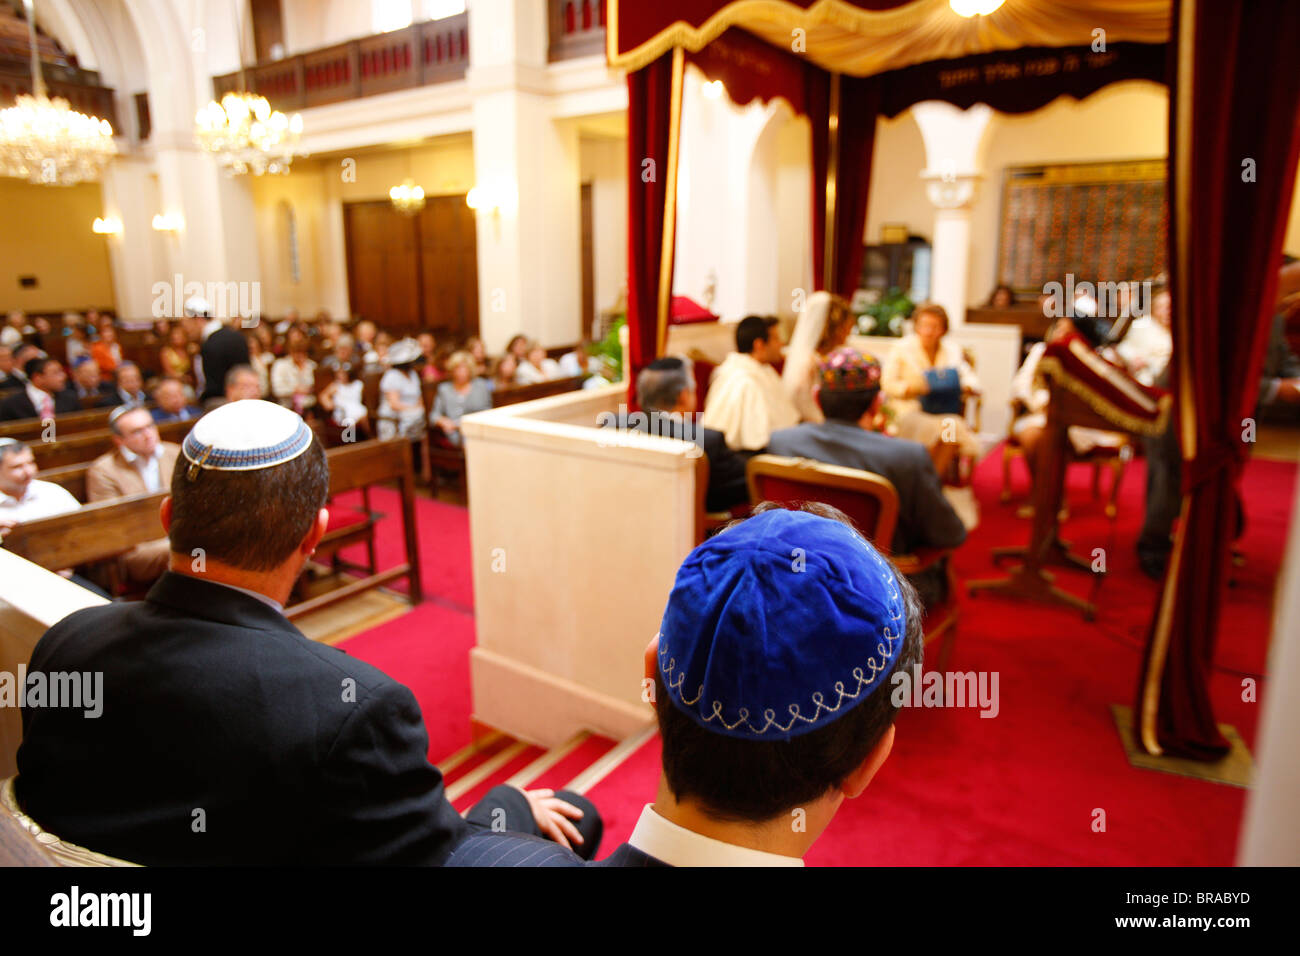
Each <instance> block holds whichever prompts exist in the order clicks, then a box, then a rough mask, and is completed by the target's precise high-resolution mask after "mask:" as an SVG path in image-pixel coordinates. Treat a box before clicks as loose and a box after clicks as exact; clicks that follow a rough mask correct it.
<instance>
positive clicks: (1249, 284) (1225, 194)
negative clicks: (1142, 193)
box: [1136, 0, 1300, 760]
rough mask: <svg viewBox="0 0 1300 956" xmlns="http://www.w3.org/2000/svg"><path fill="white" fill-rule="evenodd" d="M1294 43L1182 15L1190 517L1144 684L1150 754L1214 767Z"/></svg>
mask: <svg viewBox="0 0 1300 956" xmlns="http://www.w3.org/2000/svg"><path fill="white" fill-rule="evenodd" d="M1298 40H1300V4H1297V3H1295V0H1249V2H1247V0H1215V2H1206V0H1182V2H1180V3H1178V4H1177V6H1176V10H1175V16H1174V27H1173V32H1172V35H1171V41H1170V42H1171V52H1173V53H1174V55H1173V56H1172V57H1171V60H1172V62H1173V70H1172V71H1171V84H1170V101H1169V142H1170V151H1169V156H1170V160H1169V186H1170V202H1169V215H1170V230H1169V235H1170V254H1169V263H1170V273H1171V279H1172V283H1173V285H1172V289H1173V296H1174V298H1173V311H1174V357H1173V363H1174V364H1173V378H1172V381H1171V386H1172V387H1173V389H1174V395H1175V406H1176V408H1177V409H1178V416H1179V420H1178V421H1177V423H1176V427H1177V428H1178V429H1179V435H1180V440H1181V443H1182V449H1183V462H1184V464H1183V514H1182V522H1181V525H1180V528H1179V532H1178V535H1177V539H1176V542H1175V546H1174V554H1173V557H1172V558H1171V561H1170V565H1169V574H1168V577H1167V580H1166V582H1165V594H1164V598H1163V600H1162V602H1161V607H1160V609H1159V610H1158V611H1157V615H1156V620H1155V621H1154V622H1153V625H1152V629H1151V633H1150V634H1149V636H1148V639H1147V647H1146V653H1145V655H1144V661H1143V668H1142V676H1141V680H1140V682H1139V686H1138V709H1137V711H1136V714H1137V716H1138V718H1139V721H1140V723H1139V727H1140V730H1141V739H1142V740H1143V742H1144V744H1145V746H1146V748H1147V749H1148V751H1151V752H1164V753H1166V754H1170V755H1174V756H1184V757H1191V758H1195V759H1201V760H1213V759H1216V758H1218V757H1220V756H1222V755H1223V754H1224V753H1226V752H1227V749H1228V744H1227V741H1225V740H1224V738H1223V736H1222V735H1221V734H1220V733H1219V731H1218V728H1217V727H1216V725H1215V720H1214V713H1213V710H1212V708H1211V706H1210V697H1209V688H1208V683H1209V674H1210V669H1211V666H1212V663H1213V658H1214V645H1215V637H1216V631H1217V628H1218V622H1219V604H1220V597H1221V595H1222V590H1223V586H1224V582H1225V581H1226V579H1227V576H1228V568H1229V547H1230V542H1231V539H1232V535H1233V532H1234V523H1235V520H1234V515H1235V498H1234V487H1235V485H1236V483H1237V480H1238V479H1239V477H1240V475H1241V470H1242V468H1243V466H1244V464H1245V461H1246V458H1247V455H1248V452H1249V445H1248V444H1247V443H1246V442H1245V441H1243V440H1242V428H1243V425H1242V419H1243V418H1245V417H1247V416H1249V415H1251V414H1252V413H1253V407H1254V401H1255V396H1256V392H1257V388H1258V382H1259V372H1260V367H1261V363H1262V359H1263V351H1264V347H1265V344H1266V342H1267V338H1268V333H1269V324H1270V323H1269V319H1270V317H1271V312H1272V308H1273V302H1274V295H1275V292H1276V286H1277V273H1278V267H1279V265H1280V255H1279V253H1280V250H1281V245H1282V238H1283V235H1284V233H1285V228H1286V217H1287V210H1288V209H1289V208H1290V205H1291V199H1290V197H1291V190H1292V186H1293V184H1294V182H1295V175H1296V161H1297V156H1298V154H1300V71H1297V70H1295V69H1293V68H1292V67H1291V65H1290V64H1292V63H1293V60H1292V57H1294V55H1295V49H1296V44H1297V41H1298ZM1245 504H1246V507H1247V510H1249V506H1250V502H1249V501H1247V502H1246V503H1245ZM1294 532H1295V529H1293V533H1294Z"/></svg>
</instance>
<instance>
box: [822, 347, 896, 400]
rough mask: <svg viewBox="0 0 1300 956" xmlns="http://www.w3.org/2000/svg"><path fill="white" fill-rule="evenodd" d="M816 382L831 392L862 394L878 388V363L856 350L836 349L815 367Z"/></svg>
mask: <svg viewBox="0 0 1300 956" xmlns="http://www.w3.org/2000/svg"><path fill="white" fill-rule="evenodd" d="M817 381H818V382H820V383H821V387H822V388H824V389H826V390H827V391H832V392H862V391H866V390H868V389H873V388H879V387H880V363H879V362H877V361H876V360H875V359H874V358H872V357H871V356H870V355H864V354H862V353H861V352H859V351H858V350H857V349H854V348H849V347H848V346H845V347H844V348H838V349H836V350H835V351H834V352H832V353H831V354H830V355H828V356H826V359H825V360H824V361H823V362H822V363H821V365H819V366H818V367H817Z"/></svg>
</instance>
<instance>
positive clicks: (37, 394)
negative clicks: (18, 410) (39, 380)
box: [27, 382, 54, 415]
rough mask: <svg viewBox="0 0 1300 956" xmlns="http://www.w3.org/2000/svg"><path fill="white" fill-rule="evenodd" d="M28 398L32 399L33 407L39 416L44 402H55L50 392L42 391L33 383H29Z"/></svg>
mask: <svg viewBox="0 0 1300 956" xmlns="http://www.w3.org/2000/svg"><path fill="white" fill-rule="evenodd" d="M27 397H28V398H29V399H31V401H32V406H33V407H34V408H35V409H36V414H37V415H39V414H40V413H41V403H42V402H44V401H45V400H46V399H47V398H48V399H49V400H50V401H54V396H53V395H51V394H50V393H49V392H46V391H42V390H41V389H39V388H37V387H36V386H35V385H33V384H32V383H31V382H28V383H27Z"/></svg>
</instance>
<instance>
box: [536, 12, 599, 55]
mask: <svg viewBox="0 0 1300 956" xmlns="http://www.w3.org/2000/svg"><path fill="white" fill-rule="evenodd" d="M547 7H548V10H547V15H548V20H549V25H550V42H549V44H548V49H547V59H549V60H550V61H551V62H555V61H556V60H570V59H573V58H574V57H578V56H593V55H595V54H599V53H604V52H605V0H547Z"/></svg>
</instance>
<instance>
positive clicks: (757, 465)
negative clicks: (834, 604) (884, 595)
mask: <svg viewBox="0 0 1300 956" xmlns="http://www.w3.org/2000/svg"><path fill="white" fill-rule="evenodd" d="M745 477H746V479H747V480H748V482H749V500H750V503H751V504H753V505H757V504H759V503H760V502H762V501H775V502H777V503H779V504H782V505H786V506H789V505H799V504H802V503H804V502H807V501H818V502H821V503H822V504H827V505H831V506H832V507H835V508H838V509H839V510H840V511H842V512H844V513H845V514H846V515H847V516H848V517H849V519H850V520H851V521H852V522H853V523H854V525H855V526H856V527H857V529H858V531H860V532H861V533H862V536H863V537H864V538H866V539H867V540H868V541H870V542H871V543H872V544H874V545H875V546H876V548H877V549H878V550H879V551H881V553H883V554H886V555H889V552H890V550H891V543H892V541H893V538H894V529H895V527H897V524H898V490H897V489H896V488H894V485H893V483H892V482H891V481H889V480H888V479H887V478H883V477H881V476H880V475H876V474H873V473H871V472H869V471H859V470H858V469H856V468H844V467H841V466H840V465H828V464H826V463H824V462H819V461H811V460H809V459H807V458H784V457H781V456H779V455H755V456H754V457H753V458H751V459H750V460H749V463H748V464H747V465H746V468H745ZM953 550H954V549H952V548H923V549H920V550H918V551H916V552H915V553H913V554H905V555H890V560H891V561H892V562H893V563H894V567H896V568H897V569H898V570H899V571H900V572H901V573H902V574H905V575H914V574H919V573H921V572H922V571H926V570H929V569H930V568H933V567H935V566H937V565H938V564H939V563H940V562H941V561H943V559H945V558H947V557H949V556H950V555H951V554H952V552H953ZM945 573H946V575H947V578H948V597H947V599H946V600H945V601H943V603H942V604H940V605H938V606H937V607H932V608H926V612H925V617H924V619H923V620H922V624H921V628H922V632H923V633H924V635H925V643H926V644H927V645H929V644H930V643H931V642H933V641H935V640H938V639H939V638H941V637H942V638H943V644H942V647H941V649H940V652H939V664H938V670H939V671H940V672H941V673H942V672H945V671H946V669H947V666H948V660H949V658H950V657H951V656H952V648H953V644H954V643H955V641H956V639H957V622H958V617H959V615H960V599H959V595H960V591H961V583H960V581H959V580H958V579H957V576H956V574H955V572H954V571H953V568H952V562H951V561H948V562H946V564H945Z"/></svg>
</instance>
